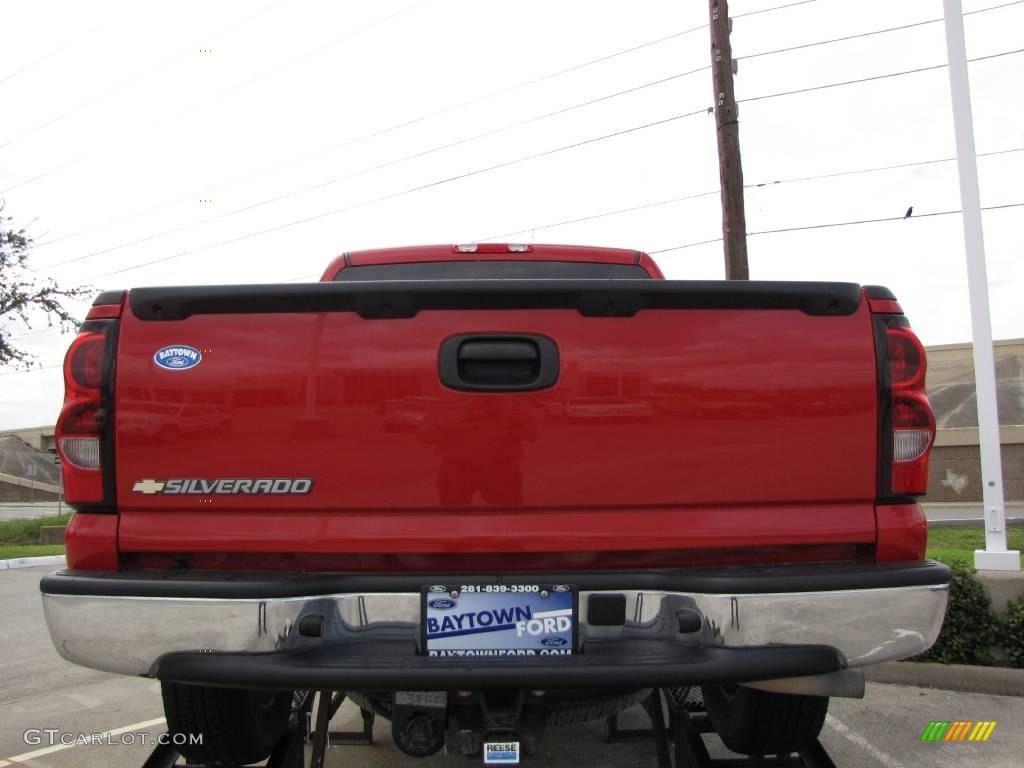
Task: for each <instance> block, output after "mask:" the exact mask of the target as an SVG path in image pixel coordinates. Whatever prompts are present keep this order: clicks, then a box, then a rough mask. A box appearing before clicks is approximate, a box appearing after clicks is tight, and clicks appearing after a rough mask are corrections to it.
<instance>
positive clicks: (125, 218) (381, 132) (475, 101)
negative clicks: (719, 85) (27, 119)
mask: <svg viewBox="0 0 1024 768" xmlns="http://www.w3.org/2000/svg"><path fill="white" fill-rule="evenodd" d="M1017 1H1018V2H1024V0H1017ZM810 2H817V0H800V2H795V3H785V4H782V5H777V6H773V7H770V8H763V9H761V10H759V11H751V12H750V13H743V14H737V15H735V16H733V18H741V17H743V16H753V15H756V14H762V13H769V12H772V11H779V10H783V9H786V8H791V7H793V6H796V5H805V4H807V3H810ZM707 26H708V25H707V24H700V25H697V26H695V27H690V28H688V29H684V30H681V31H679V32H673V33H671V34H669V35H664V36H662V37H658V38H656V39H653V40H648V41H646V42H643V43H640V44H638V45H634V46H631V47H629V48H623V49H621V50H618V51H614V52H612V53H609V54H605V55H603V56H599V57H598V58H596V59H590V60H588V61H585V62H582V63H579V64H574V65H572V66H570V67H566V68H564V69H560V70H557V71H555V72H550V73H548V74H546V75H542V76H540V77H536V78H533V79H530V80H525V81H523V82H521V83H517V84H515V85H512V86H508V87H505V88H501V89H499V90H496V91H492V92H490V93H487V94H484V95H482V96H477V97H474V98H472V99H469V100H467V101H463V102H460V103H458V104H454V105H451V106H448V107H444V108H442V109H439V110H435V111H434V112H429V113H426V114H424V115H420V116H418V117H415V118H411V119H409V120H405V121H403V122H400V123H395V124H394V125H390V126H387V127H385V128H381V129H378V130H375V131H372V132H370V133H367V134H364V135H362V136H357V137H356V138H354V139H348V140H346V141H344V142H341V143H339V144H333V145H331V146H329V147H325V148H323V149H319V150H317V151H315V152H312V153H309V154H306V155H302V156H301V157H297V158H293V159H292V160H288V161H286V162H284V163H279V164H277V165H273V166H270V167H267V168H264V169H262V170H259V171H255V172H253V173H250V174H247V175H245V176H240V177H237V178H235V179H231V180H229V181H226V182H224V183H222V184H218V185H216V186H213V187H207V188H204V189H202V190H200V191H198V192H194V193H192V194H189V195H184V196H182V197H179V198H175V199H174V200H168V201H166V202H164V203H160V204H158V205H156V206H153V207H151V208H147V209H145V210H143V211H140V212H138V213H133V214H130V215H128V216H122V217H119V218H116V219H112V220H110V221H107V222H104V223H102V224H97V225H94V226H91V227H87V228H86V229H81V230H77V231H75V232H71V233H68V234H67V235H62V236H60V237H56V238H53V239H51V240H47V241H45V242H41V243H37V244H36V247H37V248H42V247H45V246H47V245H51V244H53V243H57V242H60V241H62V240H67V239H69V238H72V237H78V236H79V235H84V234H87V233H89V232H94V231H96V230H98V229H104V228H106V227H109V226H113V225H114V224H120V223H122V222H125V221H130V220H132V219H135V218H138V217H139V216H144V215H146V214H149V213H153V212H155V211H158V210H163V209H164V208H167V207H170V206H172V205H177V204H179V203H183V202H187V201H189V200H194V199H196V198H197V197H203V196H205V195H208V194H210V193H213V192H216V191H219V190H221V189H224V188H226V187H230V186H233V185H235V184H240V183H242V182H245V181H250V180H252V179H254V178H258V177H260V176H264V175H266V174H268V173H273V172H275V171H279V170H281V169H283V168H287V167H290V166H292V165H296V164H298V163H302V162H305V161H307V160H312V159H314V158H317V157H321V156H323V155H326V154H329V153H331V152H335V151H337V150H339V149H344V148H346V147H350V146H353V145H355V144H359V143H361V142H364V141H368V140H370V139H375V138H378V137H380V136H384V135H387V134H389V133H393V132H394V131H398V130H401V129H403V128H408V127H410V126H413V125H416V124H418V123H421V122H424V121H426V120H429V119H432V118H434V117H440V116H441V115H446V114H449V113H451V112H454V111H457V110H460V109H465V108H466V107H471V106H474V105H476V104H480V103H482V102H484V101H488V100H490V99H493V98H497V97H499V96H504V95H506V94H508V93H513V92H515V91H519V90H522V89H524V88H528V87H530V86H534V85H538V84H540V83H543V82H546V81H548V80H552V79H554V78H557V77H561V76H563V75H567V74H570V73H572V72H576V71H579V70H581V69H584V68H586V67H591V66H594V65H595V64H601V63H603V62H606V61H610V60H612V59H615V58H618V57H619V56H624V55H626V54H629V53H634V52H636V51H640V50H643V49H645V48H649V47H651V46H654V45H658V44H660V43H664V42H667V41H669V40H674V39H677V38H680V37H683V36H685V35H689V34H691V33H693V32H698V31H700V30H702V29H707ZM52 172H53V171H49V172H47V173H46V174H41V175H40V176H38V177H34V178H33V179H30V180H28V181H25V182H21V183H20V184H18V185H15V186H14V187H10V188H8V189H6V190H3V191H0V194H4V193H6V192H10V191H13V190H14V189H17V188H18V187H20V186H23V185H24V184H26V183H28V182H29V181H33V180H35V178H42V177H43V176H46V175H48V174H49V173H52Z"/></svg>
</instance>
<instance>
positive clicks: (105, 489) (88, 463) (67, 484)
mask: <svg viewBox="0 0 1024 768" xmlns="http://www.w3.org/2000/svg"><path fill="white" fill-rule="evenodd" d="M118 303H119V302H118ZM97 310H99V311H97ZM110 314H111V313H110V312H109V308H107V309H104V308H101V307H94V308H93V310H92V311H91V312H90V313H89V317H90V318H95V317H97V316H100V317H105V318H109V317H110ZM117 322H118V321H117V320H116V319H87V320H86V321H85V322H84V323H83V324H82V326H81V329H80V331H79V333H78V336H77V337H76V338H75V340H74V341H73V342H72V343H71V346H70V348H69V349H68V351H67V354H66V355H65V356H64V406H63V408H61V412H60V416H59V417H58V418H57V428H56V438H57V440H56V442H57V451H58V453H59V454H60V458H61V462H62V470H63V472H62V474H63V481H64V497H65V499H66V500H67V502H68V504H70V505H72V506H76V507H79V508H81V507H85V508H92V509H99V508H103V507H110V508H111V509H112V508H113V467H112V466H108V464H109V453H110V452H109V451H108V450H107V449H108V446H109V442H108V441H109V439H110V432H109V430H110V428H111V426H112V425H111V414H112V411H111V409H112V407H113V398H112V397H111V389H112V386H111V385H112V382H113V361H114V343H115V337H116V332H117Z"/></svg>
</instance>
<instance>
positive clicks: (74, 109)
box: [0, 0, 284, 194]
mask: <svg viewBox="0 0 1024 768" xmlns="http://www.w3.org/2000/svg"><path fill="white" fill-rule="evenodd" d="M283 2H284V0H274V2H271V3H269V4H267V5H265V6H263V7H262V8H260V9H259V10H257V11H256V12H255V13H252V14H250V15H249V16H247V17H246V18H244V19H242V20H241V21H239V22H232V23H230V24H228V25H226V26H224V27H222V28H221V29H220V30H218V31H219V32H223V31H225V30H229V29H234V28H236V27H243V26H245V25H246V24H248V23H249V22H250V21H252V20H253V19H255V18H258V17H260V16H262V15H263V14H264V13H266V12H267V11H269V10H270V9H271V8H274V7H276V6H278V5H281V4H282V3H283ZM179 57H180V53H179V52H178V51H177V50H175V51H172V52H171V53H170V54H168V55H167V56H164V57H162V58H161V59H159V60H158V61H157V62H156V63H155V64H154V65H153V66H151V67H149V68H147V69H146V70H145V71H144V72H143V74H144V75H149V74H150V73H152V72H155V71H157V70H159V69H161V68H162V67H164V66H165V65H166V64H167V63H168V62H169V61H171V60H173V59H175V58H179ZM138 79H139V71H138V70H133V71H132V74H131V75H129V76H128V77H126V78H123V79H122V80H120V81H119V82H118V83H116V84H114V85H112V86H110V87H109V88H106V89H104V90H103V91H102V92H101V93H99V94H97V95H95V96H92V97H87V98H85V99H84V100H82V101H80V102H79V103H78V104H76V105H75V106H73V107H72V108H71V109H68V110H66V111H64V112H62V113H60V114H59V115H57V116H56V117H52V118H50V119H49V120H46V121H45V122H43V123H40V124H39V125H37V126H35V127H34V128H30V129H29V130H28V131H26V132H25V133H23V134H21V135H19V136H15V137H14V138H11V139H8V140H7V141H5V142H4V143H2V144H0V150H2V149H5V148H6V147H9V146H11V145H12V144H16V143H17V142H19V141H23V140H24V139H27V138H29V137H30V136H34V135H35V134H37V133H39V132H40V131H42V130H45V129H46V128H48V127H49V126H51V125H53V124H54V123H57V122H60V121H61V120H63V119H64V118H66V117H68V116H69V115H73V114H74V113H76V112H79V111H81V110H82V109H84V108H85V107H87V106H89V105H90V104H92V103H94V102H97V101H100V102H102V101H104V100H105V99H107V98H109V97H110V96H111V95H112V94H114V93H117V92H118V91H120V90H121V89H123V88H124V87H125V86H126V85H128V84H129V83H132V82H135V81H137V80H138ZM56 170H58V169H56V168H55V169H54V171H56ZM51 172H52V171H51ZM48 173H50V172H48ZM48 173H47V174H41V175H40V176H35V177H33V178H32V179H29V180H26V181H23V182H21V183H20V184H18V185H16V186H15V187H11V188H10V189H8V190H4V192H9V191H11V190H13V189H17V188H18V187H20V186H23V185H25V184H28V183H30V182H32V181H35V180H36V179H39V178H42V177H43V176H45V175H48ZM0 194H3V193H0Z"/></svg>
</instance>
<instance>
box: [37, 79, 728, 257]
mask: <svg viewBox="0 0 1024 768" xmlns="http://www.w3.org/2000/svg"><path fill="white" fill-rule="evenodd" d="M708 69H710V66H704V67H698V68H697V69H691V70H689V71H688V72H680V73H678V74H674V75H669V76H668V77H663V78H660V79H658V80H653V81H651V82H648V83H643V84H641V85H637V86H634V87H632V88H627V89H625V90H622V91H616V92H615V93H610V94H606V95H604V96H599V97H597V98H594V99H589V100H587V101H584V102H580V103H578V104H573V105H571V106H568V107H562V108H560V109H556V110H554V111H551V112H545V113H544V114H541V115H535V116H534V117H529V118H526V119H524V120H518V121H516V122H514V123H509V124H508V125H503V126H501V127H499V128H493V129H491V130H488V131H484V132H483V133H478V134H475V135H473V136H467V137H464V138H462V139H458V140H457V141H452V142H448V143H447V144H441V145H439V146H436V147H431V148H430V149H425V150H422V151H420V152H414V153H413V154H410V155H405V156H403V157H399V158H396V159H392V160H388V161H387V162H384V163H378V164H377V165H374V166H370V167H369V168H364V169H362V170H360V171H355V172H353V173H349V174H346V175H345V176H337V177H335V178H332V179H328V180H326V181H321V182H318V183H316V184H312V185H310V186H306V187H302V188H301V189H296V190H292V191H291V192H286V193H284V194H282V195H278V196H276V197H272V198H269V199H266V200H260V201H257V202H255V203H251V204H249V205H245V206H242V207H241V208H235V209H233V210H230V211H224V212H223V213H218V214H216V215H214V216H209V217H207V218H205V219H201V220H199V221H194V222H191V223H189V224H182V225H180V226H177V227H172V228H171V229H166V230H163V231H162V232H155V233H153V234H151V235H146V236H145V237H141V238H138V239H136V240H130V241H128V242H124V243H120V244H118V245H113V246H110V247H108V248H103V249H101V250H98V251H92V252H90V253H86V254H82V255H81V256H75V257H73V258H70V259H65V260H64V261H58V262H54V263H52V264H47V265H45V266H42V267H37V268H34V269H32V270H30V271H32V272H45V271H48V270H51V269H55V268H57V267H63V266H66V265H67V264H73V263H75V262H78V261H84V260H86V259H91V258H93V257H95V256H100V255H102V254H105V253H110V252H112V251H117V250H120V249H122V248H128V247H130V246H133V245H139V244H140V243H145V242H149V241H151V240H156V239H158V238H161V237H166V236H167V235H173V234H176V233H178V232H183V231H185V230H188V229H192V228H193V227H198V226H202V225H204V224H209V223H210V222H213V221H217V220H219V219H224V218H228V217H230V216H235V215H237V214H240V213H244V212H246V211H251V210H253V209H256V208H260V207H262V206H265V205H271V204H273V203H277V202H280V201H282V200H287V199H289V198H292V197H296V196H297V195H302V194H305V193H306V192H312V191H314V190H317V189H323V188H325V187H329V186H332V185H334V184H340V183H342V182H344V181H350V180H351V179H354V178H357V177H360V176H365V175H366V174H368V173H372V172H374V171H379V170H383V169H385V168H391V167H393V166H396V165H400V164H401V163H406V162H409V161H410V160H416V159H419V158H422V157H426V156H427V155H432V154H434V153H436V152H441V151H443V150H447V149H452V148H453V147H458V146H461V145H463V144H468V143H470V142H473V141H478V140H479V139H483V138H486V137H489V136H495V135H497V134H499V133H504V132H505V131H510V130H513V129H515V128H521V127H522V126H524V125H529V124H531V123H535V122H538V121H540V120H545V119H547V118H550V117H555V116H558V115H564V114H566V113H568V112H573V111H575V110H577V109H582V108H584V107H589V106H593V105H594V104H599V103H601V102H604V101H608V100H610V99H614V98H618V97H619V96H625V95H627V94H631V93H636V92H638V91H641V90H644V89H646V88H651V87H654V86H657V85H663V84H665V83H669V82H674V81H676V80H679V79H681V78H683V77H687V76H689V75H694V74H697V73H698V72H704V71H706V70H708Z"/></svg>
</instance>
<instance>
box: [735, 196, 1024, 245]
mask: <svg viewBox="0 0 1024 768" xmlns="http://www.w3.org/2000/svg"><path fill="white" fill-rule="evenodd" d="M1022 207H1024V203H1006V204H1004V205H986V206H982V208H981V210H983V211H1001V210H1005V209H1008V208H1022ZM957 213H963V211H961V210H960V209H957V210H955V211H932V212H930V213H914V215H913V216H910V217H906V216H885V217H882V218H877V219H855V220H854V221H832V222H828V223H825V224H804V225H801V226H796V227H780V228H778V229H762V230H760V231H757V232H748V233H747V237H756V236H758V235H777V234H779V233H781V232H804V231H807V230H812V229H831V228H833V227H852V226H856V225H858V224H879V223H881V222H886V221H910V220H913V219H926V218H931V217H934V216H952V215H953V214H957Z"/></svg>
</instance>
